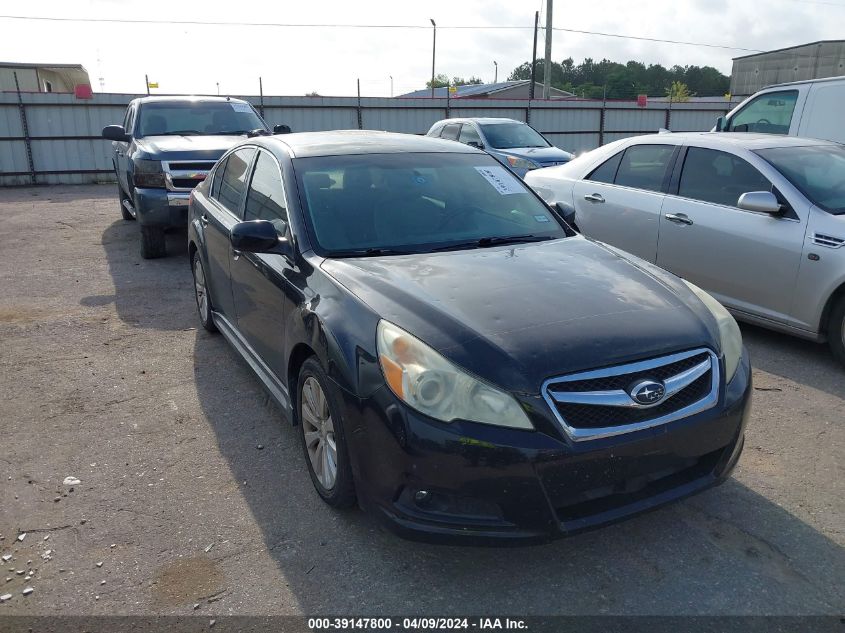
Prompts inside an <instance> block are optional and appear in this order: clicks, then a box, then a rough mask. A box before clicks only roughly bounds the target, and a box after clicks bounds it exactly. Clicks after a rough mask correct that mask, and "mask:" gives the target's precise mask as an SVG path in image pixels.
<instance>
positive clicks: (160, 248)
mask: <svg viewBox="0 0 845 633" xmlns="http://www.w3.org/2000/svg"><path fill="white" fill-rule="evenodd" d="M165 255H167V242H166V241H165V237H164V227H161V226H144V225H143V224H142V225H141V257H143V258H144V259H157V258H159V257H164V256H165Z"/></svg>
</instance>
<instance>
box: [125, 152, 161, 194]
mask: <svg viewBox="0 0 845 633" xmlns="http://www.w3.org/2000/svg"><path fill="white" fill-rule="evenodd" d="M132 182H134V183H135V186H136V187H156V188H159V189H163V188H164V185H165V183H164V171H162V169H161V161H160V160H140V159H139V160H136V161H135V162H134V172H133V173H132Z"/></svg>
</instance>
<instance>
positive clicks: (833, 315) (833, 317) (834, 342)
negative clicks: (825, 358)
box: [827, 297, 845, 365]
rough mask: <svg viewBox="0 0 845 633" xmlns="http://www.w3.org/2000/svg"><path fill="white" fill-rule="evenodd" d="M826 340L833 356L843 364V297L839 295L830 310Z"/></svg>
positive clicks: (844, 308) (844, 309) (844, 324)
mask: <svg viewBox="0 0 845 633" xmlns="http://www.w3.org/2000/svg"><path fill="white" fill-rule="evenodd" d="M827 342H828V345H830V351H831V352H833V356H834V358H836V360H838V361H839V362H840V363H842V364H843V365H845V297H840V298H839V301H837V303H836V305H835V306H833V310H831V312H830V321H829V322H828V325H827Z"/></svg>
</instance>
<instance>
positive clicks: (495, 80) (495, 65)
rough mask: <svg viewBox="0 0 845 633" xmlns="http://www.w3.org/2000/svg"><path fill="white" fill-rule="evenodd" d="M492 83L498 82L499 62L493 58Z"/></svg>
mask: <svg viewBox="0 0 845 633" xmlns="http://www.w3.org/2000/svg"><path fill="white" fill-rule="evenodd" d="M493 68H494V70H493V83H494V84H497V83H499V63H498V62H497V61H496V60H495V59H494V60H493Z"/></svg>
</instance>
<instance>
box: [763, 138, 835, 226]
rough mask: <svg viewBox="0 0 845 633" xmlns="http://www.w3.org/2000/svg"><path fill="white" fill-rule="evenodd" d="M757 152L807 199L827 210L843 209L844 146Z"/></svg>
mask: <svg viewBox="0 0 845 633" xmlns="http://www.w3.org/2000/svg"><path fill="white" fill-rule="evenodd" d="M757 154H758V155H759V156H762V157H763V158H764V159H765V160H767V161H768V162H769V163H771V164H772V166H773V167H774V168H775V169H777V170H778V171H779V172H780V173H781V174H783V175H784V177H785V178H786V179H787V180H788V181H789V182H791V183H792V184H793V185H795V188H796V189H798V190H799V191H800V192H801V193H803V194H804V195H805V196H806V197H807V198H808V199H809V200H810V202H812V203H813V204H815V205H816V206H818V207H821V208H822V209H824V210H825V211H829V212H831V213H835V214H840V213H845V147H842V146H841V145H815V146H809V147H776V148H772V149H761V150H758V151H757Z"/></svg>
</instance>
